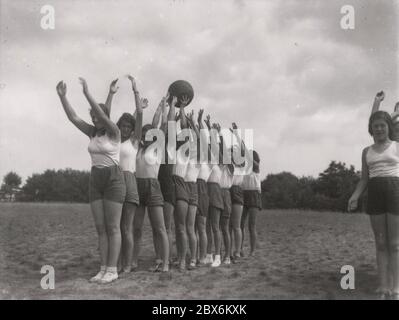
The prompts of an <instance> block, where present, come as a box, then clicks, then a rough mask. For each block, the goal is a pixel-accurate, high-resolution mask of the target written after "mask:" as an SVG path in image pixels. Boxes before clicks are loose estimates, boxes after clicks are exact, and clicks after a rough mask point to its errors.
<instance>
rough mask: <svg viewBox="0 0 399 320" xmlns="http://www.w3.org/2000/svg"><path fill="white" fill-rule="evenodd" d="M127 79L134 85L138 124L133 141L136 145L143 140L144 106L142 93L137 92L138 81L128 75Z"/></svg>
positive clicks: (135, 115)
mask: <svg viewBox="0 0 399 320" xmlns="http://www.w3.org/2000/svg"><path fill="white" fill-rule="evenodd" d="M127 77H128V79H129V80H130V82H131V83H132V91H133V94H134V104H135V110H134V118H135V119H136V123H135V125H134V133H133V135H132V136H131V140H132V142H133V143H135V142H138V141H140V140H141V129H142V128H143V104H142V100H141V99H140V93H139V91H138V90H137V84H136V80H135V79H134V78H133V77H132V76H131V75H128V76H127Z"/></svg>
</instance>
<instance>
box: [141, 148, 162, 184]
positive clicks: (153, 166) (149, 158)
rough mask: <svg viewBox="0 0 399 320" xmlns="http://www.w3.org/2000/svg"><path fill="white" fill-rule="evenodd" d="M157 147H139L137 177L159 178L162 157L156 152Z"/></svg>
mask: <svg viewBox="0 0 399 320" xmlns="http://www.w3.org/2000/svg"><path fill="white" fill-rule="evenodd" d="M155 151H156V149H152V148H151V147H148V148H147V149H146V150H145V151H144V149H143V148H139V150H138V152H137V156H136V177H137V178H152V179H158V171H159V167H160V166H161V162H162V158H161V157H158V156H157V154H156V152H155Z"/></svg>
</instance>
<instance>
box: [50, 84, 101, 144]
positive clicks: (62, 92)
mask: <svg viewBox="0 0 399 320" xmlns="http://www.w3.org/2000/svg"><path fill="white" fill-rule="evenodd" d="M66 92H67V87H66V84H65V83H64V81H60V82H58V84H57V93H58V96H59V97H60V100H61V104H62V107H63V108H64V111H65V113H66V115H67V117H68V119H69V121H71V122H72V123H73V124H74V125H75V126H76V127H77V128H78V129H79V130H80V131H82V132H83V133H84V134H85V135H86V136H88V137H91V136H92V134H93V132H94V126H92V125H90V124H88V123H87V122H86V121H84V120H82V119H81V118H80V117H78V115H77V114H76V112H75V110H73V108H72V107H71V105H70V104H69V101H68V99H67V97H66Z"/></svg>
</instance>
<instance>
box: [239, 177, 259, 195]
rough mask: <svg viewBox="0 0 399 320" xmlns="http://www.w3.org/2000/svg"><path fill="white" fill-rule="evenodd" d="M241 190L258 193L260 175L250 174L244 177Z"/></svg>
mask: <svg viewBox="0 0 399 320" xmlns="http://www.w3.org/2000/svg"><path fill="white" fill-rule="evenodd" d="M242 188H243V190H257V191H259V192H260V191H261V186H260V173H256V172H251V173H250V174H247V175H246V176H244V180H243V182H242Z"/></svg>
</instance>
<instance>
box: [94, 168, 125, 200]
mask: <svg viewBox="0 0 399 320" xmlns="http://www.w3.org/2000/svg"><path fill="white" fill-rule="evenodd" d="M125 196H126V185H125V179H124V176H123V172H122V170H121V168H120V167H119V166H116V165H115V166H112V167H101V168H100V167H92V168H91V173H90V180H89V199H90V202H92V201H95V200H100V199H106V200H110V201H115V202H119V203H123V202H125Z"/></svg>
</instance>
